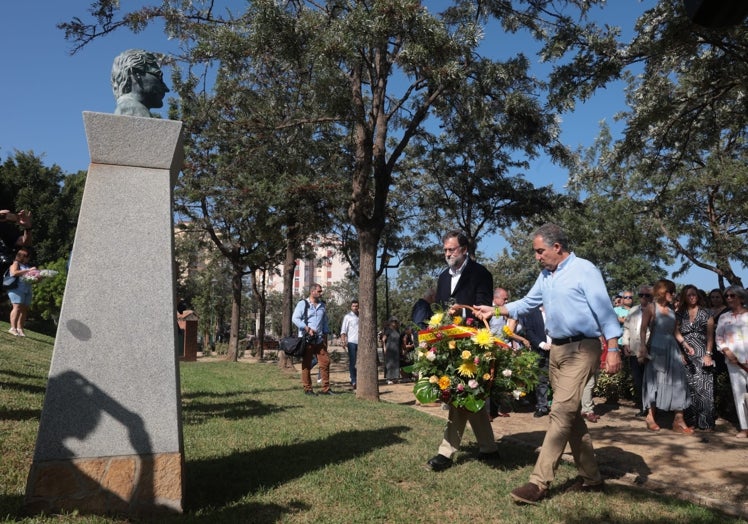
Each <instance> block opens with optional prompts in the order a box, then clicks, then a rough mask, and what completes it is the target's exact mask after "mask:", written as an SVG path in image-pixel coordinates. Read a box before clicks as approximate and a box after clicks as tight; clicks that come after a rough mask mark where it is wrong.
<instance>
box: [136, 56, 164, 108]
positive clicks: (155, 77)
mask: <svg viewBox="0 0 748 524" xmlns="http://www.w3.org/2000/svg"><path fill="white" fill-rule="evenodd" d="M133 77H134V78H133V82H132V91H131V92H132V94H133V96H135V97H136V98H137V99H138V100H140V102H141V103H142V104H143V105H144V106H146V107H147V108H149V109H151V108H154V107H163V106H164V96H165V95H166V93H168V92H169V88H168V87H166V84H165V83H164V75H163V73H162V72H161V70H160V69H158V67H154V66H150V65H149V66H148V67H147V68H146V71H145V73H135V74H134V75H133Z"/></svg>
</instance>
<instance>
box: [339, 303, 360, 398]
mask: <svg viewBox="0 0 748 524" xmlns="http://www.w3.org/2000/svg"><path fill="white" fill-rule="evenodd" d="M340 339H341V341H342V342H343V346H345V348H346V349H347V350H348V374H349V375H350V377H351V387H353V389H356V355H357V353H358V299H353V300H351V310H350V311H349V312H348V314H346V316H344V317H343V325H342V326H340Z"/></svg>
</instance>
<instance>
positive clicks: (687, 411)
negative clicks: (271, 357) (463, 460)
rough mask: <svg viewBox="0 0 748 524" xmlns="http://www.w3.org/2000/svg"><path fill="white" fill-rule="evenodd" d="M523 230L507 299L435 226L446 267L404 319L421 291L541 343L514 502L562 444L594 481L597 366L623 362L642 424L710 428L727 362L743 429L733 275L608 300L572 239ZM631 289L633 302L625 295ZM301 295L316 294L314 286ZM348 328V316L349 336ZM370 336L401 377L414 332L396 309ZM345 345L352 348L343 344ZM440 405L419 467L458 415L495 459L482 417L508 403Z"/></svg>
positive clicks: (463, 243)
mask: <svg viewBox="0 0 748 524" xmlns="http://www.w3.org/2000/svg"><path fill="white" fill-rule="evenodd" d="M532 240H533V250H534V252H535V259H536V261H537V262H539V264H540V266H541V272H540V275H539V276H538V278H537V280H536V282H535V284H534V285H533V287H532V288H531V289H530V291H529V292H528V293H527V295H526V296H525V297H524V298H522V299H519V300H515V301H510V295H509V292H508V291H507V290H506V289H504V288H502V287H497V288H494V287H493V277H492V276H491V274H490V272H489V271H488V270H487V269H486V268H485V267H484V266H482V265H481V264H479V263H477V262H476V261H474V260H472V259H471V258H470V257H469V255H468V246H467V238H466V237H465V235H464V234H463V233H461V232H459V231H450V232H448V233H447V234H446V235H445V237H444V238H443V247H444V257H445V261H446V263H447V268H446V269H445V270H444V271H443V272H442V273H441V274H440V275H439V277H438V279H437V286H436V289H435V290H429V291H428V292H427V293H426V295H425V296H424V297H422V298H421V299H419V300H418V301H417V302H416V303H415V305H414V306H413V312H412V316H413V318H412V320H413V322H414V324H415V325H416V326H418V327H419V328H420V329H423V328H425V322H426V320H427V319H428V316H429V315H430V313H431V307H430V306H431V303H433V302H436V303H438V304H441V305H442V306H446V307H449V305H450V304H452V310H450V312H451V313H453V314H459V315H460V316H463V317H465V318H469V317H471V316H472V317H474V318H475V320H476V321H479V322H481V321H482V322H485V323H486V324H487V325H488V326H489V327H490V329H491V330H492V331H493V332H494V333H499V332H502V331H503V328H504V326H509V327H510V328H511V330H510V332H512V333H513V335H512V341H511V343H513V344H516V345H523V346H527V347H530V348H532V349H533V350H534V351H536V352H538V353H539V355H540V357H541V358H540V359H539V360H538V366H539V367H540V371H541V372H540V377H541V380H540V383H539V384H538V386H537V387H536V391H535V416H536V417H545V416H547V417H548V429H547V432H546V435H545V439H544V441H543V446H542V447H541V450H540V454H539V456H538V459H537V462H536V464H535V468H534V470H533V472H532V474H531V476H530V479H529V482H527V483H526V484H524V485H522V486H520V487H518V488H516V489H514V490H513V491H512V492H511V496H512V498H513V499H514V500H515V502H518V503H525V504H536V503H538V502H539V501H541V500H542V499H544V498H545V497H546V496H547V494H548V490H549V487H550V484H551V482H552V481H553V479H554V477H555V473H556V468H557V467H558V463H559V460H560V457H561V454H562V453H563V452H564V449H565V447H566V445H567V444H569V445H570V446H571V449H572V454H573V456H574V460H575V463H576V465H577V468H578V471H579V476H578V478H577V482H575V483H574V484H573V485H572V486H571V488H570V489H572V490H574V491H584V492H589V491H601V490H603V489H604V483H603V479H602V476H601V475H600V471H599V468H598V464H597V459H596V458H595V453H594V449H593V445H592V439H591V437H590V434H589V431H588V429H587V426H586V422H593V423H594V422H597V421H598V419H599V416H598V415H596V414H595V413H594V409H593V408H594V404H593V403H592V391H593V388H594V385H595V380H596V377H597V376H598V373H599V370H600V369H603V370H604V371H605V372H606V373H608V374H610V375H614V374H616V373H617V372H618V371H619V370H621V369H622V365H624V364H625V365H626V366H627V367H628V369H629V370H630V373H631V377H632V380H633V389H634V400H635V403H636V407H637V411H638V413H637V416H641V417H643V418H644V422H645V424H646V428H647V429H649V430H651V431H660V430H661V427H660V425H659V423H658V420H662V419H663V417H661V416H659V415H660V414H661V413H664V412H672V413H673V418H672V420H673V422H672V430H673V432H676V433H681V434H687V435H690V434H693V433H694V432H695V430H702V431H712V430H714V427H715V420H716V410H715V400H714V382H715V373H717V372H718V371H719V369H720V365H721V366H723V367H724V368H726V371H727V373H728V374H729V377H730V383H731V386H732V393H733V397H734V398H733V400H734V402H735V406H736V410H737V413H738V424H739V427H740V430H739V431H738V433H737V434H736V437H738V438H747V437H748V421H747V420H746V419H747V417H748V389H747V388H748V308H746V305H747V304H748V294H747V293H746V291H745V290H744V289H743V288H742V287H739V286H730V287H728V288H727V289H726V290H725V292H724V293H722V292H721V291H720V290H719V289H715V290H712V291H711V292H709V294H706V293H704V292H703V291H701V290H699V289H697V288H696V287H695V286H692V285H686V286H683V288H682V289H681V290H680V293H679V294H678V295H676V288H675V284H674V283H673V282H672V281H670V280H666V279H662V280H658V281H657V282H655V283H654V285H652V286H650V285H642V286H640V287H639V288H638V292H637V294H635V293H634V292H633V291H630V290H625V291H622V292H620V293H618V294H617V295H616V296H615V297H614V298H613V299H612V300H611V298H610V294H609V292H608V290H607V289H606V286H605V284H604V281H603V278H602V275H601V273H600V271H599V270H598V269H597V268H596V267H595V266H594V265H593V264H592V263H591V262H589V261H587V260H584V259H582V258H579V257H577V256H576V255H575V254H574V253H573V252H572V251H571V250H570V248H569V240H568V238H567V236H566V233H565V232H564V231H563V230H562V229H561V228H559V227H558V226H556V225H555V224H546V225H544V226H542V227H541V228H539V229H538V230H537V231H536V232H535V233H534V234H533V237H532ZM637 297H638V300H639V304H638V305H634V301H635V299H636V298H637ZM308 302H310V303H313V302H314V288H313V290H312V294H311V295H310V299H309V300H308ZM454 304H464V305H470V306H472V309H464V310H463V309H460V310H459V311H457V310H455V308H456V307H458V306H454ZM357 306H358V304H357V303H356V308H355V314H356V318H357V309H358V308H357ZM301 310H302V306H301V302H300V303H299V305H297V308H296V312H295V313H294V322H295V323H296V325H297V326H298V327H299V328H300V329H305V330H306V331H307V332H308V333H311V334H313V335H314V334H317V333H319V332H320V329H322V330H323V331H322V332H324V333H328V332H329V330H328V331H324V327H323V326H324V325H326V321H325V322H324V323H320V322H315V321H312V322H308V323H306V324H307V325H306V326H305V323H303V322H302V316H301ZM352 310H353V308H352ZM349 315H350V314H349ZM347 317H348V316H347ZM347 317H346V318H347ZM344 326H350V322H349V321H346V322H344ZM357 329H358V324H357V322H356V334H355V336H356V337H357ZM342 331H343V332H342V333H341V336H343V337H344V338H343V340H344V342H346V341H347V343H348V344H350V341H351V337H352V335H351V333H350V330H349V328H348V327H345V328H344V329H343V330H342ZM379 338H380V342H381V344H382V349H383V357H384V366H383V367H384V374H385V380H386V381H387V382H388V383H390V384H391V383H393V382H395V381H397V380H399V379H401V378H402V376H401V374H400V373H401V366H402V365H403V364H404V361H403V358H404V356H406V355H407V354H408V352H409V351H412V348H413V347H414V344H415V343H416V342H417V333H414V332H413V331H412V330H409V329H402V328H401V326H400V323H399V322H398V320H397V319H395V318H391V319H390V320H389V321H388V323H387V325H386V326H385V327H384V329H383V330H382V331H381V332H380V335H379ZM325 346H326V345H325ZM619 348H620V351H619ZM309 351H311V352H312V353H313V354H314V355H317V354H318V353H319V352H321V351H326V347H325V348H323V349H321V348H320V347H318V346H315V345H314V344H310V345H309ZM312 353H310V355H309V356H308V357H307V356H306V355H305V358H304V362H307V361H311V356H312ZM349 354H355V351H354V352H353V353H352V352H351V350H350V349H349ZM322 362H323V361H322V359H320V363H321V365H322ZM306 367H307V366H306V365H304V364H303V365H302V368H303V369H302V382H303V384H304V387H305V390H307V388H309V389H311V385H310V381H309V379H308V377H307V375H308V369H306ZM328 368H329V359H328ZM354 370H355V362H354V363H353V364H352V368H351V382H352V385H354V387H355V378H354V377H355V374H354V373H355V371H354ZM326 377H327V374H326V371H323V382H324V384H323V393H324V392H325V391H329V384H328V382H327V378H326ZM551 397H552V402H551V401H550V399H551ZM448 409H449V413H448V416H447V425H446V427H445V429H444V433H443V436H442V440H441V443H440V444H439V446H438V449H437V454H436V455H435V456H433V457H432V458H431V459H429V460H428V461H427V467H428V468H429V469H431V470H432V471H436V472H438V471H443V470H445V469H447V468H450V467H452V466H453V458H452V457H453V455H454V454H455V453H456V452H457V450H458V449H459V446H460V442H461V440H462V436H463V433H464V430H465V426H466V425H467V424H468V423H470V425H471V427H472V429H473V433H474V435H475V438H476V440H477V443H478V448H479V452H480V458H481V459H483V460H497V459H499V456H498V448H497V446H496V442H495V439H494V437H493V431H492V429H491V426H490V424H491V421H492V420H493V417H495V416H500V415H502V414H503V415H504V416H508V413H506V412H505V411H508V410H505V409H504V407H503V406H493V407H492V406H491V402H488V403H487V404H486V406H484V408H483V409H481V410H479V411H478V412H469V411H467V410H463V409H457V408H454V407H453V406H449V407H448Z"/></svg>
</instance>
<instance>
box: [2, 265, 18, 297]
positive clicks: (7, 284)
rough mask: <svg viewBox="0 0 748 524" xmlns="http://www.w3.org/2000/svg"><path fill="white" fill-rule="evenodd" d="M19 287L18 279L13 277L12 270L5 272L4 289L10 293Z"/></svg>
mask: <svg viewBox="0 0 748 524" xmlns="http://www.w3.org/2000/svg"><path fill="white" fill-rule="evenodd" d="M17 287H18V277H14V276H11V274H10V268H8V269H6V270H5V274H4V275H3V289H4V290H6V291H10V290H12V289H15V288H17Z"/></svg>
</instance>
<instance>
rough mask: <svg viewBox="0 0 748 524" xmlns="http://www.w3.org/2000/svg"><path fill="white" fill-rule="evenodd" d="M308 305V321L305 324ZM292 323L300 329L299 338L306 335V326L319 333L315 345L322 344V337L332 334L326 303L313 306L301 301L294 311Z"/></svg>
mask: <svg viewBox="0 0 748 524" xmlns="http://www.w3.org/2000/svg"><path fill="white" fill-rule="evenodd" d="M307 303H309V310H308V311H307V321H306V322H304V308H305V307H306V304H307ZM291 321H292V322H293V323H294V325H295V326H296V327H297V328H299V336H302V335H303V334H304V328H305V327H306V326H309V327H310V328H312V329H313V330H314V331H315V332H316V333H317V337H316V338H315V340H313V341H312V342H314V343H315V344H319V343H322V335H329V334H330V326H329V325H328V323H327V309H325V303H324V302H317V303H316V304H312V303H311V302H309V300H306V299H305V300H300V301H299V303H298V304H296V308H295V309H294V310H293V316H292V317H291Z"/></svg>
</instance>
